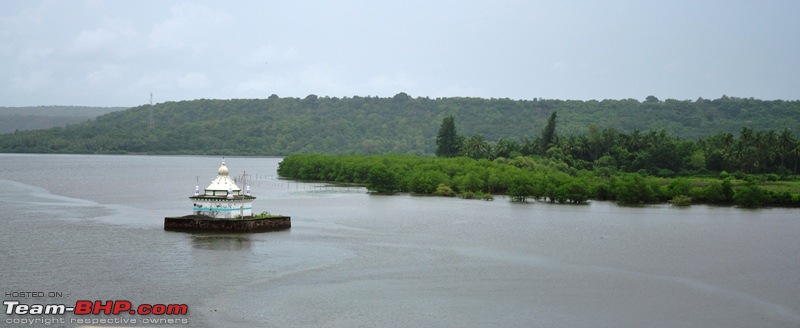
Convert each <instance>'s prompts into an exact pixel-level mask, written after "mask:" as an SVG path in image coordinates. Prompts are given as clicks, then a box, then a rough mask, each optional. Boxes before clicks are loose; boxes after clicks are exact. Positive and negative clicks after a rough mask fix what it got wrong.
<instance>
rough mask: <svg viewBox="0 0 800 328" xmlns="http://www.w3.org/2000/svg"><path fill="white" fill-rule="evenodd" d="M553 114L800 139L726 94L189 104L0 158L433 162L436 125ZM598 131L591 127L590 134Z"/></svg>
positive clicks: (775, 115)
mask: <svg viewBox="0 0 800 328" xmlns="http://www.w3.org/2000/svg"><path fill="white" fill-rule="evenodd" d="M553 111H558V134H559V135H562V136H563V135H570V134H577V135H584V134H588V133H589V131H590V126H591V125H594V126H595V127H597V128H601V129H605V128H614V129H616V130H617V131H619V132H632V131H633V130H640V131H648V130H665V131H666V133H667V134H668V135H671V136H677V137H679V138H683V139H688V140H695V139H697V138H701V137H705V136H709V135H713V134H717V133H720V132H730V133H734V134H736V133H738V132H739V131H740V130H741V129H742V127H749V128H752V129H754V130H775V131H779V130H782V129H784V128H788V129H790V130H791V131H792V132H793V133H794V134H795V135H797V134H800V101H781V100H776V101H764V100H757V99H752V98H749V99H742V98H733V97H725V96H723V97H722V98H720V99H715V100H705V99H697V100H695V101H688V100H686V101H680V100H671V99H668V100H664V101H660V100H658V99H656V98H655V97H652V96H651V97H648V99H647V100H646V101H644V102H640V101H637V100H633V99H624V100H602V101H594V100H592V101H575V100H550V99H532V100H510V99H482V98H438V99H430V98H422V97H419V98H413V97H410V96H408V95H406V94H405V93H400V94H397V95H395V96H394V97H391V98H378V97H352V98H350V97H345V98H330V97H317V96H314V95H310V96H308V97H306V98H303V99H299V98H280V97H278V96H275V95H273V96H271V97H269V98H268V99H233V100H206V99H201V100H193V101H181V102H166V103H161V104H157V105H153V106H150V105H143V106H139V107H134V108H130V109H128V110H124V111H117V112H111V113H108V114H105V115H102V116H99V117H97V118H95V119H94V120H92V121H88V122H83V123H77V124H73V125H69V126H67V127H56V128H51V129H46V130H36V131H18V132H15V133H8V134H4V135H2V136H1V137H0V152H45V153H48V152H57V153H158V154H229V155H287V154H291V153H297V152H300V153H326V154H380V153H398V154H418V155H432V154H433V153H434V149H435V147H436V145H435V138H436V134H437V131H438V129H439V125H440V123H441V122H442V119H443V118H444V117H446V116H450V115H452V116H454V117H455V119H456V120H455V121H456V125H457V127H458V133H459V134H460V135H465V136H470V135H479V134H480V135H483V136H484V138H485V140H487V141H497V140H499V139H500V138H507V139H510V140H522V139H523V138H535V137H536V136H537V135H540V134H541V132H542V129H543V128H544V126H545V124H546V122H547V119H548V117H549V116H550V114H551V113H552V112H553ZM595 130H596V129H595Z"/></svg>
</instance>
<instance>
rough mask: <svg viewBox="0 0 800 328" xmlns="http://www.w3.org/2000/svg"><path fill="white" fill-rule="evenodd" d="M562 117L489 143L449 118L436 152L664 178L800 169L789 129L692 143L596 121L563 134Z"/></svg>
mask: <svg viewBox="0 0 800 328" xmlns="http://www.w3.org/2000/svg"><path fill="white" fill-rule="evenodd" d="M556 121H557V112H553V113H552V114H551V116H550V118H549V119H548V121H547V124H546V126H545V128H544V129H543V130H542V134H541V135H540V136H536V137H533V138H522V141H521V142H517V141H514V140H512V139H507V138H501V139H500V140H498V141H496V142H489V141H486V140H485V138H484V137H483V136H482V135H473V136H469V137H465V136H462V135H459V134H458V132H457V129H456V125H455V118H454V117H453V116H448V117H446V118H444V119H443V120H442V124H441V126H440V128H439V133H438V134H437V137H436V144H437V148H436V155H437V156H440V157H456V156H464V157H470V158H474V159H481V158H485V159H489V160H493V159H496V158H515V157H518V156H543V157H546V158H548V159H552V160H555V161H557V162H561V163H564V164H565V165H567V166H569V167H574V168H576V169H579V170H580V169H584V170H592V171H596V172H597V173H598V174H601V175H603V176H610V175H612V174H613V173H615V172H618V171H619V172H638V173H640V174H645V175H656V176H662V177H672V176H676V175H692V174H706V173H719V172H722V171H726V172H734V173H737V174H755V173H758V174H774V175H778V176H783V177H787V176H791V175H796V174H797V172H798V168H800V167H798V165H799V164H800V140H798V139H797V138H796V137H795V136H794V133H793V132H792V130H790V129H788V128H785V129H783V130H780V131H774V130H766V131H756V130H753V129H752V128H749V127H743V128H742V129H741V130H740V133H739V135H738V137H737V136H735V135H734V134H732V133H729V132H724V133H719V134H714V135H711V136H708V137H705V138H700V139H699V140H697V141H688V140H682V139H680V138H678V137H676V136H670V135H669V134H667V133H666V131H665V130H660V131H647V132H640V131H639V130H634V131H633V132H631V133H624V132H620V131H617V130H616V129H614V128H605V129H603V130H600V129H599V128H597V127H596V126H595V125H591V126H590V127H589V133H588V134H586V135H574V134H570V135H564V136H561V135H559V134H557V133H556V124H557V123H556Z"/></svg>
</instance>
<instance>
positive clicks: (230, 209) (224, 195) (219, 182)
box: [189, 160, 256, 219]
mask: <svg viewBox="0 0 800 328" xmlns="http://www.w3.org/2000/svg"><path fill="white" fill-rule="evenodd" d="M228 174H229V171H228V167H227V166H225V160H222V165H221V166H220V167H219V170H217V177H216V178H215V179H214V180H213V181H211V184H209V185H208V187H206V189H205V192H203V193H201V192H200V186H195V190H194V196H191V197H189V199H191V200H192V202H194V204H193V208H192V211H193V212H194V214H195V215H203V216H208V217H212V218H215V219H234V218H247V217H251V216H253V200H255V199H256V198H255V197H253V196H251V195H250V186H249V185H246V184H245V191H244V193H242V190H241V189H240V188H239V186H237V185H236V182H235V181H234V180H233V179H231V177H230V176H228Z"/></svg>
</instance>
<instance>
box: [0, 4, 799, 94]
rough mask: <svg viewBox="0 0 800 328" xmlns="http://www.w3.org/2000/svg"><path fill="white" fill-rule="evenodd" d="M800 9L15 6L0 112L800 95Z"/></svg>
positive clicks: (7, 26) (6, 22)
mask: <svg viewBox="0 0 800 328" xmlns="http://www.w3.org/2000/svg"><path fill="white" fill-rule="evenodd" d="M798 17H800V1H796V0H787V1H749V0H748V1H695V0H692V1H674V0H670V1H643V0H630V1H504V0H491V1H488V0H487V1H464V0H460V1H435V0H424V1H391V2H390V1H373V0H365V1H318V2H317V1H281V2H277V1H203V2H173V1H102V0H94V1H27V0H26V1H3V4H2V7H1V8H0V106H37V105H88V106H136V105H141V104H145V103H148V102H149V101H150V100H149V99H150V93H151V92H152V93H153V100H154V102H156V103H158V102H164V101H179V100H187V99H198V98H216V99H230V98H266V97H268V96H270V95H271V94H277V95H278V96H281V97H305V96H307V95H309V94H315V95H318V96H331V97H352V96H381V97H387V96H393V95H395V94H397V93H399V92H406V93H408V94H409V95H411V96H412V97H419V96H421V97H431V98H437V97H451V96H468V97H484V98H490V97H493V98H512V99H532V98H534V97H538V98H548V99H579V100H588V99H598V100H601V99H623V98H634V99H639V100H644V98H645V97H647V96H648V95H655V96H656V97H658V98H659V99H662V100H663V99H667V98H672V99H680V100H684V99H690V100H695V99H697V98H698V97H703V98H710V99H716V98H719V97H720V96H722V95H723V94H725V95H728V96H736V97H755V98H759V99H786V100H797V99H800V19H799V18H798Z"/></svg>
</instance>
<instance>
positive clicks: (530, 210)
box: [0, 154, 800, 328]
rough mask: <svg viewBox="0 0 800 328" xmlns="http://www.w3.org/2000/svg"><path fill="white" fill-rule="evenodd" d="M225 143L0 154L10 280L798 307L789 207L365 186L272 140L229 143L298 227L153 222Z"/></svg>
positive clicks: (209, 317)
mask: <svg viewBox="0 0 800 328" xmlns="http://www.w3.org/2000/svg"><path fill="white" fill-rule="evenodd" d="M220 160H221V158H218V157H200V156H102V155H97V156H95V155H17V154H0V168H1V169H2V171H0V183H2V185H3V188H0V213H1V214H0V215H1V216H0V231H2V232H1V233H0V250H1V251H0V264H2V266H0V277H2V280H0V292H3V294H4V295H5V298H4V300H12V299H13V300H19V301H20V302H21V303H22V304H35V303H39V304H56V303H65V304H67V305H69V304H74V303H75V302H76V301H77V300H128V301H131V302H132V303H133V304H134V305H137V304H143V303H149V304H156V303H161V304H186V305H187V306H188V308H189V313H188V315H186V316H161V317H155V316H139V315H128V314H120V315H117V316H114V315H110V316H102V315H101V316H98V317H99V318H111V319H113V318H117V319H120V318H125V319H131V318H139V319H140V321H139V322H138V323H136V324H132V323H116V324H115V326H128V327H138V326H156V327H164V326H180V327H190V326H191V327H359V326H360V327H637V328H640V327H798V326H800V211H798V210H797V209H782V208H776V209H761V210H745V209H738V208H731V207H710V206H698V205H695V206H691V207H689V208H673V207H669V206H666V205H654V206H646V207H636V208H631V207H620V206H616V205H615V204H613V203H608V202H597V201H592V202H591V203H590V204H589V205H582V206H572V205H551V204H546V203H539V202H531V203H527V204H518V203H512V202H510V201H509V200H508V199H506V198H503V197H497V198H496V199H495V200H494V201H489V202H487V201H479V200H461V199H455V198H440V197H420V196H411V195H392V196H382V195H369V194H367V193H366V190H364V189H363V188H360V187H335V186H328V185H324V184H319V183H301V182H294V181H286V180H280V179H278V178H277V176H276V169H277V165H278V162H279V161H280V159H279V158H252V157H247V158H238V157H234V158H228V159H227V164H228V167H229V168H230V170H231V175H240V174H242V173H243V171H246V172H247V174H249V175H250V176H251V178H252V180H253V185H252V191H253V194H254V195H255V196H257V197H258V199H257V200H256V202H255V203H254V212H255V213H258V212H261V211H269V212H271V213H273V214H283V215H289V216H291V217H292V228H291V229H290V230H288V231H280V232H270V233H259V234H209V233H194V234H191V233H180V232H167V231H164V230H163V217H164V216H179V215H184V214H190V212H191V202H190V201H189V199H188V198H187V197H188V196H190V195H191V194H192V193H193V191H194V186H195V184H196V183H197V182H196V181H198V180H199V181H200V183H199V184H200V187H201V188H203V187H205V186H206V185H207V184H208V183H210V181H211V179H213V178H214V177H215V176H216V170H217V168H218V167H219V164H220ZM17 291H33V292H41V293H44V296H43V297H41V296H40V297H36V296H33V297H28V296H24V297H11V295H13V296H20V295H19V294H10V293H14V292H17ZM3 310H4V311H5V310H6V307H5V306H4V307H3ZM90 317H92V318H98V317H94V316H90ZM2 318H3V322H2V323H0V326H16V324H20V325H19V326H22V325H21V323H22V322H21V321H20V319H21V318H28V319H35V318H43V319H46V318H66V319H67V320H66V323H63V324H60V325H63V326H80V324H79V323H77V322H76V321H74V320H73V321H69V320H70V319H75V318H87V316H74V315H66V316H37V315H23V316H20V315H14V314H12V315H8V314H4V315H3V316H2ZM142 318H180V319H186V321H187V322H188V323H184V322H183V321H181V322H173V323H163V322H162V323H159V324H157V325H145V324H143V323H142V321H141V319H142ZM41 323H42V322H39V323H38V324H36V325H34V326H42V324H41ZM54 326H55V325H54Z"/></svg>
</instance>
